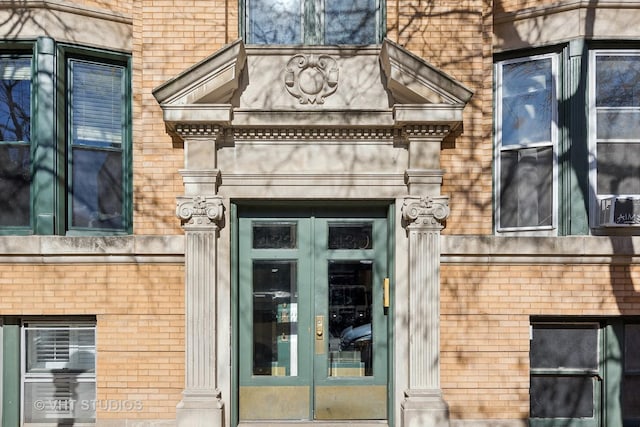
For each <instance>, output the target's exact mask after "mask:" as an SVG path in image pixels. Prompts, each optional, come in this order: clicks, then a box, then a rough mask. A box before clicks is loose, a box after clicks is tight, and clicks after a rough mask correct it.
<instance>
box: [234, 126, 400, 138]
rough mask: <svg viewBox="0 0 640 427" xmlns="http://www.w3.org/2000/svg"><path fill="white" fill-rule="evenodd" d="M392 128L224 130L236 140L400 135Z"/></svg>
mask: <svg viewBox="0 0 640 427" xmlns="http://www.w3.org/2000/svg"><path fill="white" fill-rule="evenodd" d="M400 134H401V132H400V130H399V129H394V128H310V127H307V128H291V127H282V128H235V129H228V130H227V131H226V136H227V137H233V138H234V139H238V140H247V139H248V140H282V139H295V140H301V139H309V140H345V139H355V140H380V139H391V138H395V137H398V136H400Z"/></svg>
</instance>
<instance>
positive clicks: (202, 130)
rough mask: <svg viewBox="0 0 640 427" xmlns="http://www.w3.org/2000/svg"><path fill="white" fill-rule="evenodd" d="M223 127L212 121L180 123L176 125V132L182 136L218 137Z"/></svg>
mask: <svg viewBox="0 0 640 427" xmlns="http://www.w3.org/2000/svg"><path fill="white" fill-rule="evenodd" d="M221 130H222V127H221V126H219V125H214V124H210V123H179V124H176V125H175V133H177V134H178V135H180V136H181V137H182V138H189V137H199V136H201V137H212V138H214V139H215V138H217V137H218V135H219V134H220V131H221Z"/></svg>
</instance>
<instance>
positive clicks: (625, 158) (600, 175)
mask: <svg viewBox="0 0 640 427" xmlns="http://www.w3.org/2000/svg"><path fill="white" fill-rule="evenodd" d="M589 62H590V63H589V67H590V69H591V70H593V72H592V73H591V74H590V93H589V100H590V103H589V123H590V128H589V140H590V153H591V157H592V159H593V162H591V170H590V173H591V180H590V182H591V186H592V187H593V188H594V192H593V193H594V194H595V198H596V200H595V202H596V203H595V210H596V212H597V213H598V215H594V217H593V219H594V220H595V221H596V224H595V225H609V226H611V225H621V226H624V225H625V224H626V225H628V224H634V225H636V224H640V169H639V168H640V167H639V166H638V165H640V51H637V50H636V51H629V50H594V51H591V52H590V61H589Z"/></svg>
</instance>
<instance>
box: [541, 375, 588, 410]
mask: <svg viewBox="0 0 640 427" xmlns="http://www.w3.org/2000/svg"><path fill="white" fill-rule="evenodd" d="M529 395H530V399H531V402H530V411H531V418H592V417H593V380H592V378H591V377H587V376H574V377H570V376H566V377H556V376H548V377H546V376H532V377H531V389H530V391H529Z"/></svg>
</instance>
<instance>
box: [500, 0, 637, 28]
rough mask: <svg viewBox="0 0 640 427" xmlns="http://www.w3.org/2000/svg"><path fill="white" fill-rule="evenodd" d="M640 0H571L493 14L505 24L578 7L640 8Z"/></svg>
mask: <svg viewBox="0 0 640 427" xmlns="http://www.w3.org/2000/svg"><path fill="white" fill-rule="evenodd" d="M639 8H640V0H598V1H597V2H594V1H592V0H573V1H571V0H569V1H562V2H556V3H552V4H549V5H540V6H534V7H528V8H525V9H521V10H517V11H514V12H502V13H496V14H495V15H494V16H493V22H494V23H495V24H503V23H506V22H513V21H518V20H522V19H532V18H537V17H540V16H545V15H550V14H554V13H561V12H567V11H571V10H577V9H639Z"/></svg>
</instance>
